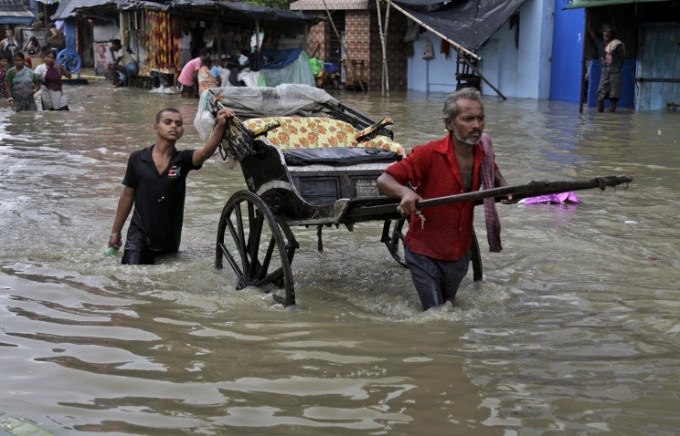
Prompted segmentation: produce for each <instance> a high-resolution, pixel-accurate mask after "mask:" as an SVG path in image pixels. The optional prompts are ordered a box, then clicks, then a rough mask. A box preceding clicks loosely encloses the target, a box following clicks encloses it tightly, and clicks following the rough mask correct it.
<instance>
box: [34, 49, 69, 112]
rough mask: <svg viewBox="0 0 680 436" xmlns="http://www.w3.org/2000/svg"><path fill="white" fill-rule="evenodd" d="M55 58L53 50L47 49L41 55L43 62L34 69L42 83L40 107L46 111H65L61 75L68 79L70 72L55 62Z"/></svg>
mask: <svg viewBox="0 0 680 436" xmlns="http://www.w3.org/2000/svg"><path fill="white" fill-rule="evenodd" d="M55 58H56V55H55V50H53V49H52V50H48V51H47V52H46V53H45V55H44V56H43V62H44V63H43V64H40V65H38V67H37V68H36V69H35V74H36V76H38V77H39V78H40V81H41V83H42V87H41V88H40V96H41V97H42V107H43V110H46V111H67V110H68V101H67V99H66V95H65V94H64V92H63V91H62V87H61V76H64V77H66V78H68V79H70V78H71V72H70V71H69V70H67V69H65V68H64V67H62V66H61V65H59V64H57V63H55Z"/></svg>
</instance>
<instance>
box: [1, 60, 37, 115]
mask: <svg viewBox="0 0 680 436" xmlns="http://www.w3.org/2000/svg"><path fill="white" fill-rule="evenodd" d="M25 62H26V58H25V56H24V54H23V52H20V51H18V52H16V53H14V67H12V68H10V69H9V70H8V71H7V78H6V79H5V83H6V84H7V94H8V95H9V105H10V107H11V108H12V109H14V110H15V111H17V112H21V111H37V110H38V107H37V106H36V104H35V98H34V97H33V96H34V95H35V93H36V92H38V90H39V89H40V79H38V76H36V75H35V74H34V73H33V70H32V69H30V68H28V67H27V66H26V65H24V63H25Z"/></svg>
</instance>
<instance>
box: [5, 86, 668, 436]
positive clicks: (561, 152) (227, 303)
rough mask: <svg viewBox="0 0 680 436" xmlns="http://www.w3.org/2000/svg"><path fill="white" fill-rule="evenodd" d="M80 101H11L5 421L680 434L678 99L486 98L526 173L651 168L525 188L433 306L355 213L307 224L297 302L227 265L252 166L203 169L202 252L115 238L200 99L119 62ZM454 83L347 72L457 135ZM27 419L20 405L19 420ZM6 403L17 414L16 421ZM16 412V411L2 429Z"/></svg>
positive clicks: (494, 131) (56, 429) (52, 425)
mask: <svg viewBox="0 0 680 436" xmlns="http://www.w3.org/2000/svg"><path fill="white" fill-rule="evenodd" d="M67 92H68V95H69V98H70V107H71V109H72V110H71V112H68V113H65V112H35V113H19V114H15V113H10V112H9V109H8V108H7V106H6V105H5V103H4V102H3V103H0V104H3V105H4V106H0V171H1V173H2V178H0V242H1V243H2V249H1V250H0V372H1V373H2V389H1V391H2V394H1V395H0V424H3V425H4V426H5V427H6V428H10V427H9V426H11V425H10V424H8V423H12V422H14V423H16V422H24V423H33V424H35V425H36V426H39V427H41V428H43V429H45V430H47V431H49V432H53V433H55V434H77V433H82V434H88V433H110V434H245V433H246V432H247V433H248V434H277V435H279V434H302V435H305V434H308V435H318V434H338V435H346V434H352V433H360V434H408V435H416V434H417V435H421V434H422V435H424V434H466V435H467V434H480V435H481V434H483V435H488V434H499V435H500V434H504V435H514V434H532V435H533V434H558V433H560V434H561V433H568V434H674V433H676V432H677V431H679V430H680V416H679V415H678V413H677V411H678V410H680V394H678V392H680V378H678V375H677V374H678V367H679V366H680V352H679V351H680V321H679V319H678V310H680V289H679V286H678V283H679V282H680V245H679V243H678V240H679V239H680V224H678V218H677V216H678V212H677V211H678V210H679V209H680V200H679V199H678V198H679V197H678V194H677V188H678V178H679V176H680V122H679V120H680V119H679V117H680V113H679V112H671V113H666V112H651V113H634V112H631V111H626V110H621V111H620V113H617V114H609V113H605V114H597V113H594V112H590V111H587V112H586V113H584V114H579V112H578V107H577V106H576V105H574V104H568V103H562V102H546V101H538V102H537V101H534V100H508V101H505V102H502V101H500V100H497V99H496V98H495V97H493V96H489V97H486V99H485V101H486V111H487V128H486V131H487V133H489V134H490V135H491V136H492V137H493V138H494V144H495V148H496V154H497V161H498V162H499V164H500V166H501V168H502V170H503V173H504V175H505V176H506V178H507V179H508V180H509V181H510V182H511V183H513V184H517V183H524V182H528V181H530V180H539V179H540V180H542V179H551V180H563V179H577V178H591V177H595V176H602V175H614V174H629V175H632V176H633V177H634V178H635V180H634V182H633V183H631V184H630V186H629V187H628V188H627V189H625V188H624V187H619V188H617V189H607V190H605V191H603V192H601V191H599V190H588V191H579V192H578V193H577V195H578V196H579V198H580V199H581V201H582V203H581V204H579V205H573V206H562V205H533V206H529V205H503V206H500V207H499V212H500V215H501V220H502V224H503V244H504V248H505V249H504V251H503V252H502V253H499V254H491V253H488V249H487V245H486V242H485V238H484V225H483V213H482V211H481V210H478V211H477V217H476V219H477V221H476V228H477V231H478V233H479V234H480V241H481V245H482V255H483V262H484V270H485V278H484V281H483V282H481V283H473V282H472V280H471V278H468V279H466V280H465V281H464V282H463V284H462V286H461V289H460V291H459V294H458V297H457V299H456V302H455V304H454V305H453V306H446V307H443V308H441V309H440V310H434V311H429V312H427V313H423V312H422V311H421V309H420V304H419V301H418V298H417V296H416V294H415V291H414V290H413V286H412V283H411V281H410V277H409V274H408V271H407V270H404V269H402V268H401V267H399V266H398V264H397V263H395V262H394V261H393V260H392V258H391V257H390V255H389V253H388V252H387V250H386V249H385V248H384V246H383V245H382V244H381V243H380V242H379V238H380V233H381V230H382V225H381V223H378V222H368V223H362V224H360V225H357V226H356V228H355V229H354V231H353V232H349V231H347V230H346V229H344V228H339V229H335V228H330V229H327V230H326V231H325V233H324V249H325V250H324V251H323V252H321V253H320V252H318V251H317V250H316V232H315V231H314V230H313V229H306V228H303V227H300V228H293V230H294V232H295V235H296V237H297V239H298V240H299V242H300V245H301V249H300V250H298V252H297V253H296V257H295V260H294V262H293V264H292V266H293V274H294V278H295V285H296V294H297V302H298V304H297V305H296V306H295V307H289V308H283V307H281V306H280V305H278V304H276V303H275V302H274V301H273V299H272V297H271V296H270V295H267V294H265V293H263V292H262V291H261V290H260V289H256V288H247V289H244V290H241V291H236V290H235V276H234V274H233V273H232V272H231V271H230V270H228V269H224V270H215V269H214V268H213V260H214V259H213V257H214V249H215V247H214V244H215V237H216V231H217V222H218V218H219V214H220V212H221V210H222V207H223V206H224V204H225V202H226V201H227V199H228V198H229V197H230V195H231V194H232V193H234V192H235V191H237V190H239V189H243V188H244V187H245V183H244V181H243V177H242V175H241V173H240V172H238V171H225V170H223V169H221V168H220V167H219V166H218V165H217V164H216V163H215V162H214V161H212V160H211V161H209V162H208V163H206V165H205V166H204V168H203V169H202V170H201V171H198V172H195V173H192V174H191V176H190V177H189V184H188V198H187V204H186V213H185V227H184V232H183V239H182V250H181V252H180V254H179V255H178V256H176V257H171V258H169V259H165V260H163V261H162V262H161V263H160V264H158V265H155V266H140V267H126V266H122V265H120V264H119V258H111V257H104V256H103V252H104V250H105V244H106V241H107V238H108V235H109V233H110V229H111V222H112V219H113V215H114V213H115V207H116V203H117V198H118V195H119V193H120V190H121V181H122V178H123V174H124V170H125V165H126V161H127V156H128V154H129V153H130V152H131V151H133V150H135V149H138V148H141V147H144V146H146V145H148V144H150V143H151V142H152V141H153V140H154V131H153V129H152V123H153V117H154V115H155V113H156V112H157V111H158V110H159V109H161V108H163V107H167V106H174V107H177V108H178V109H179V110H180V111H181V112H182V114H183V115H184V117H185V120H186V121H187V131H186V134H185V136H184V138H183V139H182V140H181V141H180V147H182V148H188V147H193V146H197V145H199V144H200V140H199V138H198V134H197V132H196V131H195V130H194V128H193V127H192V125H191V121H192V120H193V116H194V114H195V113H196V106H197V102H196V101H194V100H186V99H181V98H179V97H178V96H169V95H158V94H152V93H148V92H147V91H145V90H140V89H125V88H123V89H118V90H112V89H111V87H110V85H108V84H106V83H104V82H90V84H88V85H84V86H70V87H68V88H67ZM444 97H445V96H444V95H442V94H423V93H412V92H408V93H392V94H391V96H390V97H381V96H380V95H379V94H358V93H356V94H355V93H343V94H340V95H339V96H338V98H339V99H340V100H342V101H343V102H344V103H346V104H347V105H349V106H351V107H354V108H355V109H358V110H360V111H362V112H364V113H366V114H367V115H369V116H371V117H372V118H375V119H378V118H380V117H382V116H388V115H389V116H391V117H392V118H393V119H394V121H395V125H394V126H393V130H394V132H395V138H396V139H397V140H399V141H400V142H402V143H403V144H404V145H405V146H406V147H407V148H411V147H412V146H413V145H416V144H418V143H422V142H425V141H428V140H431V139H434V138H437V137H439V136H442V135H443V133H444V130H443V124H442V122H441V120H440V111H441V106H442V102H443V99H444ZM14 420H19V421H14ZM3 425H0V429H2V428H3ZM0 431H1V430H0Z"/></svg>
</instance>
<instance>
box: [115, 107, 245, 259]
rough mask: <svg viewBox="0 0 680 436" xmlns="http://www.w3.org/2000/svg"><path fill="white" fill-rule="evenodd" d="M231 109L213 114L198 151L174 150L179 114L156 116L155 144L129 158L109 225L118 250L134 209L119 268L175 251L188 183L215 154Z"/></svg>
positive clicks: (164, 112)
mask: <svg viewBox="0 0 680 436" xmlns="http://www.w3.org/2000/svg"><path fill="white" fill-rule="evenodd" d="M233 116H234V112H233V111H232V110H231V109H222V110H220V111H219V112H218V113H217V118H216V123H215V129H214V130H213V132H212V134H211V135H210V138H208V141H207V143H206V145H205V146H204V147H202V148H199V149H197V150H181V151H180V150H177V148H175V143H176V142H177V141H178V140H179V139H180V138H181V137H182V134H183V133H184V121H183V120H182V115H181V114H180V113H179V112H178V111H177V109H172V108H168V109H163V110H162V111H160V112H158V114H157V115H156V123H155V124H154V129H155V130H156V142H155V143H154V144H153V145H151V146H149V147H147V148H145V149H142V150H138V151H135V152H133V153H132V154H130V157H129V159H128V165H127V171H126V172H125V178H124V179H123V185H124V186H125V188H123V192H122V193H121V195H120V199H119V200H118V210H117V211H116V217H115V218H114V221H113V227H112V229H111V236H110V238H109V247H115V248H119V247H120V246H121V244H122V242H121V230H122V229H123V225H124V224H125V221H126V220H127V217H128V215H130V212H131V211H132V210H133V206H134V212H133V214H132V219H131V220H130V227H129V229H128V234H127V238H126V240H125V250H124V252H123V260H122V263H123V264H129V265H139V264H153V263H154V259H155V257H156V256H158V255H161V254H166V253H176V252H177V251H179V244H180V240H181V237H182V223H183V221H184V198H185V195H186V178H187V175H188V174H189V171H191V170H198V169H200V168H201V166H202V165H203V162H205V161H206V160H207V159H208V158H209V157H210V156H212V155H213V154H214V153H215V150H216V149H217V146H218V145H219V143H220V141H221V140H222V136H223V135H224V132H225V130H226V124H227V120H228V119H229V118H231V117H233Z"/></svg>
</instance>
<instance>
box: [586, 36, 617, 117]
mask: <svg viewBox="0 0 680 436" xmlns="http://www.w3.org/2000/svg"><path fill="white" fill-rule="evenodd" d="M615 32H616V30H615V29H614V27H613V26H611V25H609V24H603V25H602V27H601V28H600V34H601V35H602V37H598V36H597V35H595V32H594V31H593V30H592V29H591V28H590V26H589V27H588V36H589V37H590V39H591V40H592V41H593V43H594V44H595V46H596V47H597V53H598V56H599V57H600V61H601V63H602V72H601V73H600V84H599V85H598V87H597V111H598V112H604V101H605V100H607V99H608V100H609V110H610V111H611V112H616V106H617V105H618V102H619V98H620V97H621V68H622V67H623V60H624V56H625V47H624V45H623V42H621V41H620V40H618V39H616V38H614V36H615Z"/></svg>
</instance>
